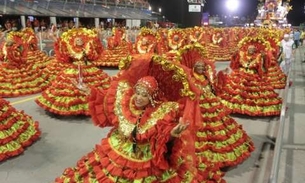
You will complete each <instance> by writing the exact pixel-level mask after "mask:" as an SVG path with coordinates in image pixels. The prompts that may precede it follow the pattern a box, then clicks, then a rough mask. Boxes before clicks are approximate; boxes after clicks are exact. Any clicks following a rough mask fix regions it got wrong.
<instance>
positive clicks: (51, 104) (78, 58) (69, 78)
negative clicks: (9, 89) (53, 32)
mask: <svg viewBox="0 0 305 183" xmlns="http://www.w3.org/2000/svg"><path fill="white" fill-rule="evenodd" d="M55 51H56V57H57V59H58V61H57V62H54V64H53V65H52V68H53V69H57V70H58V71H59V72H55V74H57V75H56V77H55V79H54V80H53V81H52V83H51V86H49V87H48V88H47V89H46V90H44V91H43V92H42V93H41V96H39V97H38V98H37V99H36V103H37V104H38V105H39V106H40V107H42V108H44V109H45V110H47V111H49V112H51V113H54V114H57V115H63V116H70V115H89V107H88V98H87V96H86V93H84V92H82V91H80V90H79V89H78V88H81V87H82V86H83V85H84V84H86V85H89V86H96V87H99V88H107V87H109V84H110V77H109V76H108V74H106V73H105V72H103V71H102V70H101V69H99V68H97V67H96V66H95V65H94V64H92V62H93V60H95V59H97V58H98V57H99V55H100V53H101V51H102V45H101V42H100V41H99V39H98V37H97V34H96V32H94V31H93V30H89V29H85V28H79V29H70V30H68V31H67V32H65V33H63V34H62V36H61V38H60V39H59V43H57V44H56V48H55ZM63 63H65V64H63ZM63 66H65V67H63ZM46 69H48V72H45V73H49V74H52V73H53V72H52V69H51V68H50V67H47V68H46ZM45 71H46V70H45Z"/></svg>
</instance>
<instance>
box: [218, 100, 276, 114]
mask: <svg viewBox="0 0 305 183" xmlns="http://www.w3.org/2000/svg"><path fill="white" fill-rule="evenodd" d="M223 104H224V105H225V106H227V107H228V108H230V109H233V110H234V109H240V110H247V111H250V112H253V113H254V114H255V113H268V112H280V111H281V107H282V105H281V104H278V105H270V106H264V107H261V106H249V105H246V104H241V105H240V104H237V103H231V102H228V101H225V100H223Z"/></svg>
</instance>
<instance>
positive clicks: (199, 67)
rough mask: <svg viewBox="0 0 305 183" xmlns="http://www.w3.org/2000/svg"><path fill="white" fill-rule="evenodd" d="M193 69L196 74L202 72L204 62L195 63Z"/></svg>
mask: <svg viewBox="0 0 305 183" xmlns="http://www.w3.org/2000/svg"><path fill="white" fill-rule="evenodd" d="M194 71H195V72H196V73H197V74H203V73H204V71H205V67H204V64H203V63H202V62H199V63H196V65H195V66H194Z"/></svg>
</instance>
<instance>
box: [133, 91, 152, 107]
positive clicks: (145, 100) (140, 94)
mask: <svg viewBox="0 0 305 183" xmlns="http://www.w3.org/2000/svg"><path fill="white" fill-rule="evenodd" d="M149 97H150V96H149V94H148V92H147V89H146V88H145V87H142V86H137V87H136V89H135V93H134V103H135V105H136V106H137V107H138V108H145V107H146V106H148V105H149V104H150V100H149Z"/></svg>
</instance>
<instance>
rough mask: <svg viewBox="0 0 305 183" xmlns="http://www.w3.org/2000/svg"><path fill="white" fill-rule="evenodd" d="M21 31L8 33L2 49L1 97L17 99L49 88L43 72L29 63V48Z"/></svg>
mask: <svg viewBox="0 0 305 183" xmlns="http://www.w3.org/2000/svg"><path fill="white" fill-rule="evenodd" d="M23 41H24V40H23V34H22V33H21V32H19V31H12V32H10V33H8V35H7V39H6V42H5V44H4V45H3V47H2V52H3V54H2V59H0V60H3V63H2V64H1V67H0V96H1V97H17V96H22V95H29V94H34V93H39V92H41V91H42V90H44V89H45V88H46V87H47V82H46V78H45V76H44V75H43V73H42V71H41V70H40V69H39V68H37V67H35V66H34V65H33V64H31V63H27V51H28V46H27V45H26V44H25V43H24V42H23Z"/></svg>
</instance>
